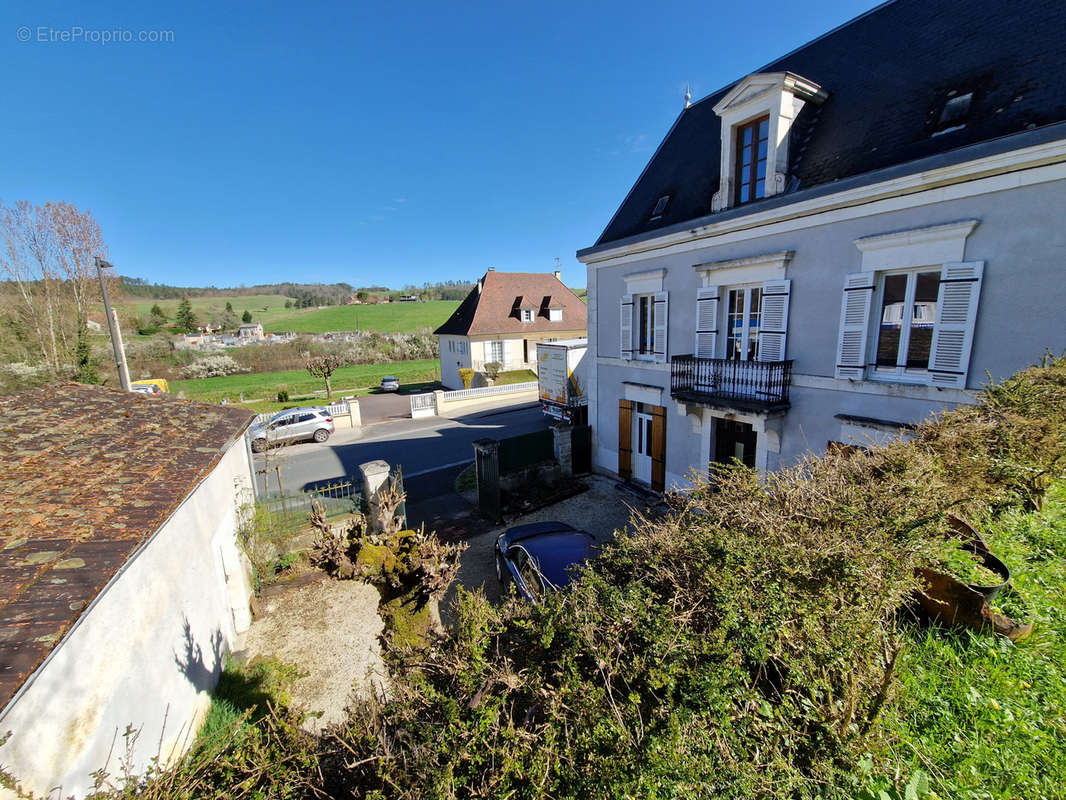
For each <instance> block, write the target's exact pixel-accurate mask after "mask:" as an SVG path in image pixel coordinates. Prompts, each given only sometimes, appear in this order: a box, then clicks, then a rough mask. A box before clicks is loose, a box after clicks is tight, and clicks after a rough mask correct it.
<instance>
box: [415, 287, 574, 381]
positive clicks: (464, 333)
mask: <svg viewBox="0 0 1066 800" xmlns="http://www.w3.org/2000/svg"><path fill="white" fill-rule="evenodd" d="M586 320H587V316H586V311H585V303H584V302H583V301H582V300H581V298H579V297H578V296H577V295H576V294H574V293H573V292H572V291H570V290H569V289H568V288H566V286H564V285H563V282H562V280H561V273H560V272H559V271H556V272H554V273H551V272H547V273H540V272H497V271H496V270H494V269H489V271H488V272H486V273H485V274H484V276H482V277H481V279H480V280H478V282H477V284H476V285H475V286H474V288H473V289H472V290H471V291H470V294H468V295H467V296H466V299H464V300H463V302H462V303H460V304H459V308H457V309H456V310H455V313H453V314H452V315H451V316H450V317H449V318H448V320H447V321H446V322H445V323H444V324H443V325H441V326H440V327H439V328H437V330H435V331H434V333H435V334H436V336H437V343H438V346H439V347H440V375H441V383H442V384H444V386H446V387H447V388H449V389H462V388H463V381H462V378H460V377H459V370H460V369H473V370H474V371H475V372H483V371H484V369H485V364H489V363H496V364H499V365H500V367H501V369H503V370H517V369H528V370H530V371H532V372H536V371H537V343H538V342H554V341H557V340H561V339H576V338H579V337H584V335H585V331H586Z"/></svg>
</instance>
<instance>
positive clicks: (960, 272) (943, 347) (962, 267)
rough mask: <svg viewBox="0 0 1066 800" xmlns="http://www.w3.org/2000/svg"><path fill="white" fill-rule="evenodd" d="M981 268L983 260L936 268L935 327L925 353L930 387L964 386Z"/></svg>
mask: <svg viewBox="0 0 1066 800" xmlns="http://www.w3.org/2000/svg"><path fill="white" fill-rule="evenodd" d="M984 270H985V262H983V261H965V262H953V263H949V264H945V265H944V266H943V267H942V268H941V269H940V293H939V294H938V295H937V299H936V327H935V328H933V348H932V352H931V353H930V355H929V380H930V382H931V383H932V384H933V386H950V387H952V388H956V389H965V388H966V372H967V370H968V369H969V366H970V347H971V345H973V330H974V324H975V323H976V321H977V301H978V299H979V298H980V296H981V276H982V275H983V274H984Z"/></svg>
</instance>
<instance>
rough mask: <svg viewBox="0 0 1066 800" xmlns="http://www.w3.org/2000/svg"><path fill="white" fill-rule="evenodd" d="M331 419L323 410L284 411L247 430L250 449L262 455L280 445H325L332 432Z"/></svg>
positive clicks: (325, 410) (301, 409) (293, 409)
mask: <svg viewBox="0 0 1066 800" xmlns="http://www.w3.org/2000/svg"><path fill="white" fill-rule="evenodd" d="M333 430H334V428H333V417H332V416H330V413H329V411H328V410H327V409H325V408H287V409H285V410H284V411H279V412H278V413H277V414H275V415H274V416H272V417H271V418H270V419H268V420H266V421H265V422H259V423H256V424H255V425H253V426H252V427H251V429H250V431H249V433H250V435H251V437H252V450H253V451H254V452H256V453H262V452H263V451H264V450H266V449H267V447H268V446H269V445H272V444H279V443H281V442H300V441H315V442H324V441H326V439H328V438H329V437H330V434H332V433H333Z"/></svg>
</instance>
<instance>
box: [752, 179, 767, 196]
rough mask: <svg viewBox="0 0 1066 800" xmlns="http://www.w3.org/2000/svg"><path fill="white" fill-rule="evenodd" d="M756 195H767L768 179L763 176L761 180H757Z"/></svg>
mask: <svg viewBox="0 0 1066 800" xmlns="http://www.w3.org/2000/svg"><path fill="white" fill-rule="evenodd" d="M755 196H756V197H765V196H766V181H765V180H764V179H763V178H760V179H759V180H757V181H755Z"/></svg>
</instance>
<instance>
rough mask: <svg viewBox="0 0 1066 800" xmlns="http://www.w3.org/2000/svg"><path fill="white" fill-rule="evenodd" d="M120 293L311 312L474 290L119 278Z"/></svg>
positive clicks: (466, 285) (457, 284) (469, 284)
mask: <svg viewBox="0 0 1066 800" xmlns="http://www.w3.org/2000/svg"><path fill="white" fill-rule="evenodd" d="M121 283H122V293H123V294H124V295H125V296H126V297H143V298H147V299H151V300H177V299H180V298H182V297H190V298H198V297H201V298H202V297H246V296H249V295H263V294H278V295H282V296H283V297H287V298H289V299H290V301H291V302H292V305H291V306H289V305H286V308H314V307H317V306H336V305H343V304H344V303H348V302H350V301H351V300H352V299H357V300H359V302H362V303H366V302H383V301H387V300H395V299H397V298H398V297H399V296H400V295H413V296H415V297H417V298H418V299H419V300H423V301H428V300H462V299H463V298H464V297H466V296H467V294H469V292H470V290H471V289H472V288H473V287H474V282H473V281H437V282H426V283H423V284H422V285H421V286H415V285H414V284H410V283H409V284H406V285H405V286H404V287H403V289H390V288H389V287H387V286H360V287H353V286H352V285H351V284H348V283H343V282H342V283H292V282H289V281H285V282H282V283H261V284H257V285H255V286H231V287H223V288H219V287H217V286H171V285H170V284H165V283H150V282H148V281H146V280H144V279H142V278H131V277H129V276H125V275H124V276H122V278H121Z"/></svg>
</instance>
